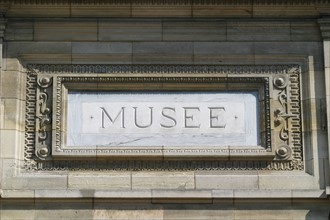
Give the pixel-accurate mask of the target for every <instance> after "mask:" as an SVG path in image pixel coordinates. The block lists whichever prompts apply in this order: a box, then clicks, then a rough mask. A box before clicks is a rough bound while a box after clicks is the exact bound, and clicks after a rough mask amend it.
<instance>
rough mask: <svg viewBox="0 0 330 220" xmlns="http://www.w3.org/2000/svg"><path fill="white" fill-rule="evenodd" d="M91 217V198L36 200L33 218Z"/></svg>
mask: <svg viewBox="0 0 330 220" xmlns="http://www.w3.org/2000/svg"><path fill="white" fill-rule="evenodd" d="M54 217H55V218H56V219H92V218H93V200H92V199H84V200H70V199H66V200H59V199H51V200H36V201H35V219H54Z"/></svg>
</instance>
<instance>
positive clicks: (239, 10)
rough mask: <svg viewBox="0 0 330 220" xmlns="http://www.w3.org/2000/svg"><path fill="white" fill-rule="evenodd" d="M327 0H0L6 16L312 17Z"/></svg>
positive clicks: (325, 6)
mask: <svg viewBox="0 0 330 220" xmlns="http://www.w3.org/2000/svg"><path fill="white" fill-rule="evenodd" d="M328 11H330V0H0V13H4V14H5V15H6V17H48V18H51V17H111V18H112V17H222V18H226V17H231V18H232V17H239V18H247V17H249V18H255V17H271V18H276V17H279V18H286V17H290V18H292V17H306V18H308V17H313V18H318V17H320V15H321V14H323V13H328Z"/></svg>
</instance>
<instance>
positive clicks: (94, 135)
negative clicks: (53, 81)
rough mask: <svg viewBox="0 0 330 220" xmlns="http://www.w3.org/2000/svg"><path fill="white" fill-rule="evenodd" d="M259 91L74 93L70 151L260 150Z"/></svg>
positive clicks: (70, 100) (70, 103)
mask: <svg viewBox="0 0 330 220" xmlns="http://www.w3.org/2000/svg"><path fill="white" fill-rule="evenodd" d="M257 95H258V94H257V92H251V91H249V92H245V91H240V92H224V91H219V92H214V91H212V92H205V91H192V92H186V91H185V92H177V91H173V92H169V91H166V92H157V91H151V92H137V91H124V92H115V91H107V92H82V91H69V93H68V109H67V115H68V118H67V144H66V145H67V147H70V146H71V147H90V146H98V147H102V146H104V147H111V146H116V147H120V146H169V147H174V146H178V147H180V146H191V147H201V146H217V147H218V146H257V145H259V128H258V125H259V123H258V111H259V110H258V98H257Z"/></svg>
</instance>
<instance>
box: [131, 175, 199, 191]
mask: <svg viewBox="0 0 330 220" xmlns="http://www.w3.org/2000/svg"><path fill="white" fill-rule="evenodd" d="M194 187H195V185H194V173H193V172H143V173H132V189H133V190H136V189H178V190H189V189H193V188H194Z"/></svg>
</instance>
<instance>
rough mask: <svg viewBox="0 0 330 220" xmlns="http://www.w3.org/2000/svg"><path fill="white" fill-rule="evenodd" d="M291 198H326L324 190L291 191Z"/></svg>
mask: <svg viewBox="0 0 330 220" xmlns="http://www.w3.org/2000/svg"><path fill="white" fill-rule="evenodd" d="M292 198H314V199H316V198H327V195H326V193H325V191H324V190H306V189H297V190H292Z"/></svg>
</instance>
